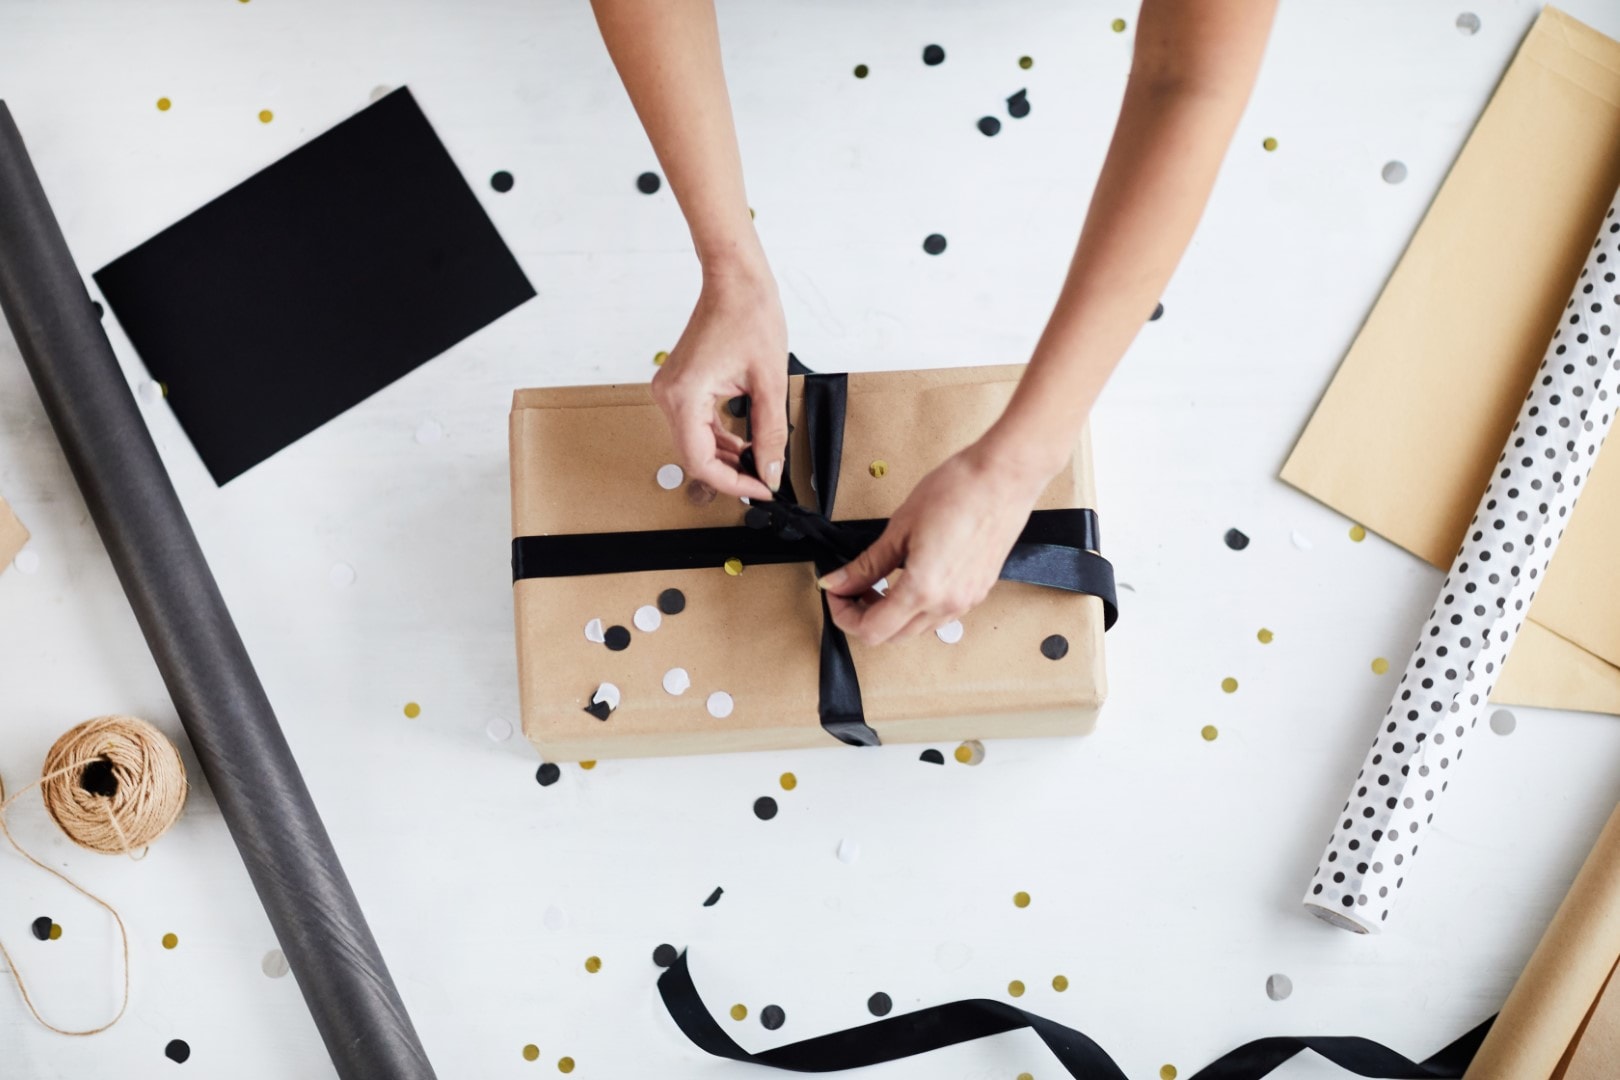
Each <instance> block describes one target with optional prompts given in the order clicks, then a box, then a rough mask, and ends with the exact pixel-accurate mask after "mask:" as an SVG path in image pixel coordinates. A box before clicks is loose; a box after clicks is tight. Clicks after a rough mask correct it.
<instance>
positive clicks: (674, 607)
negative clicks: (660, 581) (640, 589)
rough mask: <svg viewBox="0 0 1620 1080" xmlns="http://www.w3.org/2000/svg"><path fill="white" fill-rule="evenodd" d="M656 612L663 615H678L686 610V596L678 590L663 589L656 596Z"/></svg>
mask: <svg viewBox="0 0 1620 1080" xmlns="http://www.w3.org/2000/svg"><path fill="white" fill-rule="evenodd" d="M658 610H659V611H662V612H663V613H664V614H665V615H679V614H680V613H681V612H683V611H685V610H686V594H685V593H683V592H681V590H679V589H665V590H664V591H663V592H661V593H659V594H658Z"/></svg>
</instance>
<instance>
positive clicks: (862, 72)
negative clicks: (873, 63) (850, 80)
mask: <svg viewBox="0 0 1620 1080" xmlns="http://www.w3.org/2000/svg"><path fill="white" fill-rule="evenodd" d="M871 72H872V69H871V68H869V67H867V66H866V65H865V64H856V65H855V77H856V78H857V79H864V78H866V77H867V76H868V75H869V74H871Z"/></svg>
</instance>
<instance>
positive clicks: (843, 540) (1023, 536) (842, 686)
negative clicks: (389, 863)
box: [512, 357, 1119, 746]
mask: <svg viewBox="0 0 1620 1080" xmlns="http://www.w3.org/2000/svg"><path fill="white" fill-rule="evenodd" d="M789 372H790V374H802V375H804V379H805V382H804V421H805V431H806V435H807V436H808V441H809V445H810V478H811V479H810V483H811V487H812V488H813V489H814V495H815V500H816V504H815V506H813V507H811V506H803V505H800V503H799V500H798V498H797V496H796V495H795V494H794V491H793V482H792V480H791V478H790V477H791V472H792V470H791V468H790V463H789V462H788V461H784V462H783V469H782V471H783V477H782V483H781V488H780V490H779V491H778V492H777V496H776V498H775V499H773V500H772V501H770V502H768V503H766V502H756V503H755V504H754V505H752V506H751V507H750V508H749V511H748V514H747V516H746V518H745V520H746V522H747V524H745V525H734V526H720V527H712V528H702V529H652V530H644V531H640V532H616V533H566V534H557V535H551V536H520V537H518V538H516V539H515V540H513V541H512V579H513V581H522V580H523V579H525V578H536V577H575V576H579V575H584V574H616V573H635V572H639V571H645V570H686V569H696V568H702V567H712V566H719V565H721V564H723V563H724V562H725V561H726V560H727V559H730V558H737V559H740V560H742V562H743V563H744V564H745V565H746V564H748V563H756V564H763V563H791V562H809V563H812V564H814V566H815V568H816V576H817V577H818V578H819V577H821V576H823V575H825V574H828V573H831V572H832V571H833V570H836V569H838V568H839V567H840V566H843V565H844V564H845V563H847V562H849V561H850V560H851V559H853V558H855V556H857V555H859V554H860V553H861V552H862V551H865V550H866V548H867V547H869V546H870V545H871V543H872V542H873V541H874V540H876V539H877V538H878V537H879V536H880V535H881V534H882V532H883V529H884V527H885V526H886V525H887V524H888V519H886V518H865V519H860V520H855V521H833V520H832V511H833V502H834V499H835V498H836V497H837V493H838V475H839V463H840V460H841V459H842V457H843V447H844V415H845V411H846V407H847V404H848V400H849V379H848V376H846V375H817V374H814V373H812V372H810V371H809V369H807V368H805V367H804V366H803V365H802V364H799V363H798V360H797V358H796V357H789ZM742 467H743V471H745V472H748V473H750V474H753V475H757V473H756V472H755V469H754V463H753V459H752V451H745V453H744V461H743V463H742ZM1101 547H1102V542H1101V539H1100V537H1099V534H1098V527H1097V514H1096V511H1094V510H1091V509H1089V508H1085V509H1070V510H1036V511H1034V512H1033V513H1031V514H1030V516H1029V521H1028V522H1027V523H1026V524H1025V526H1024V529H1023V531H1022V532H1021V533H1019V536H1018V541H1017V542H1016V543H1015V544H1014V545H1013V548H1012V551H1011V552H1010V553H1009V554H1008V555H1007V560H1006V562H1005V563H1004V564H1003V565H1002V568H1001V577H1002V579H1003V580H1006V581H1022V582H1025V583H1028V584H1031V585H1040V586H1043V587H1046V588H1051V589H1063V590H1065V591H1067V592H1075V593H1084V594H1087V595H1091V596H1096V597H1098V598H1100V599H1101V600H1102V603H1103V627H1104V629H1107V628H1109V627H1112V626H1113V625H1114V622H1115V620H1116V619H1118V618H1119V605H1118V602H1117V600H1116V597H1115V592H1114V568H1113V565H1112V564H1111V563H1109V561H1108V560H1107V559H1105V558H1103V557H1102V556H1101V555H1100V554H1098V551H1099V550H1100V549H1101ZM820 595H821V671H820V697H819V700H818V703H817V711H818V713H819V715H820V719H821V726H822V727H823V728H824V729H825V730H826V731H827V732H828V733H829V734H830V735H832V736H833V737H834V738H836V739H838V740H839V741H840V742H844V743H848V744H849V745H851V746H877V745H878V743H879V739H878V734H877V732H876V731H874V730H872V727H871V725H869V724H867V722H866V714H865V710H864V708H863V707H862V705H861V687H860V679H859V677H858V676H857V675H856V671H855V660H854V658H853V657H852V656H851V655H850V651H849V641H848V639H847V638H846V637H845V636H844V632H843V631H842V630H840V629H838V627H837V625H836V624H834V622H833V620H832V612H831V609H830V608H829V606H828V601H827V594H826V593H825V592H821V594H820Z"/></svg>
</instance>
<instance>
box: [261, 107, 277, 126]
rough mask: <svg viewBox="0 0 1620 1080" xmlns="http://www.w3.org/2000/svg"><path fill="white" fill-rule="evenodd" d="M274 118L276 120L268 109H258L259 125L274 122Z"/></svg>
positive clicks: (274, 115)
mask: <svg viewBox="0 0 1620 1080" xmlns="http://www.w3.org/2000/svg"><path fill="white" fill-rule="evenodd" d="M275 118H276V114H275V113H273V112H271V111H270V110H269V109H260V110H259V123H261V124H268V123H269V122H270V121H272V120H274V119H275Z"/></svg>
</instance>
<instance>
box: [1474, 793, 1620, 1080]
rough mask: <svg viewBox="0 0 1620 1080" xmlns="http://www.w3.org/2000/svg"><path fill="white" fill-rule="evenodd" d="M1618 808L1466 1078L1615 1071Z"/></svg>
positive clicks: (1574, 1077)
mask: <svg viewBox="0 0 1620 1080" xmlns="http://www.w3.org/2000/svg"><path fill="white" fill-rule="evenodd" d="M1617 961H1620V809H1616V810H1615V811H1614V813H1613V814H1611V815H1610V817H1609V820H1608V823H1607V824H1605V825H1604V826H1603V831H1602V832H1600V833H1599V834H1598V838H1597V842H1596V843H1595V844H1594V845H1593V846H1592V851H1591V854H1589V855H1588V856H1587V857H1586V861H1585V862H1584V863H1583V864H1582V865H1581V869H1580V872H1579V873H1577V874H1576V875H1575V881H1574V883H1573V884H1571V885H1570V887H1569V892H1568V893H1567V894H1565V896H1564V900H1563V902H1562V903H1561V904H1559V905H1558V911H1557V913H1556V914H1555V915H1554V916H1553V918H1552V922H1551V923H1549V924H1548V925H1547V929H1546V931H1545V933H1543V934H1542V936H1541V941H1540V943H1539V944H1537V945H1536V949H1535V952H1534V953H1532V954H1531V956H1530V962H1529V963H1527V964H1526V965H1525V968H1524V972H1523V973H1522V974H1521V975H1520V976H1519V979H1518V981H1517V982H1516V983H1515V984H1514V986H1513V990H1512V992H1511V993H1509V994H1508V999H1507V1002H1506V1003H1505V1004H1504V1005H1503V1006H1502V1011H1501V1013H1500V1014H1498V1016H1497V1018H1496V1022H1495V1024H1493V1025H1492V1028H1491V1031H1490V1033H1489V1034H1488V1035H1487V1036H1486V1037H1485V1041H1484V1043H1482V1044H1481V1045H1480V1048H1479V1051H1478V1053H1477V1054H1476V1055H1475V1056H1474V1061H1473V1064H1472V1065H1471V1066H1470V1067H1469V1069H1468V1073H1467V1078H1466V1080H1544V1078H1549V1077H1550V1078H1552V1080H1613V1078H1614V1077H1616V1076H1620V987H1617V986H1616V984H1615V980H1614V978H1613V976H1614V970H1615V965H1616V962H1617Z"/></svg>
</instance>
